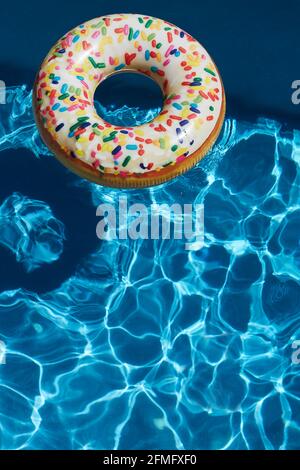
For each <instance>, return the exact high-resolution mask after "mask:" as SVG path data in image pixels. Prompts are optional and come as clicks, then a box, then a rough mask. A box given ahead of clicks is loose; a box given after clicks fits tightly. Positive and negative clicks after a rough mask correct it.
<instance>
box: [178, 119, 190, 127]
mask: <svg viewBox="0 0 300 470" xmlns="http://www.w3.org/2000/svg"><path fill="white" fill-rule="evenodd" d="M188 123H189V121H188V120H187V119H183V121H180V123H179V124H180V125H181V127H183V126H186V125H187V124H188Z"/></svg>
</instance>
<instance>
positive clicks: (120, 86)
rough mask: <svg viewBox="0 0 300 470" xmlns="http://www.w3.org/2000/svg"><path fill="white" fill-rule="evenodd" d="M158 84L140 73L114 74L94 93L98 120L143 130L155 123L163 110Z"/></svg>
mask: <svg viewBox="0 0 300 470" xmlns="http://www.w3.org/2000/svg"><path fill="white" fill-rule="evenodd" d="M163 101H164V97H163V93H162V90H161V88H160V86H159V84H158V83H157V82H156V81H155V80H153V79H152V78H150V77H148V76H147V75H143V74H142V73H139V72H134V71H126V70H125V71H122V72H118V73H113V74H112V75H110V76H108V77H107V78H106V79H105V80H103V81H102V82H101V83H100V84H99V85H98V87H97V88H96V90H95V94H94V105H95V109H96V111H97V113H98V114H99V116H100V117H101V118H102V119H104V120H105V121H107V122H109V123H110V124H113V125H115V126H120V125H121V126H124V125H125V126H128V127H133V126H140V125H141V124H145V123H147V122H150V121H152V120H153V119H154V118H155V117H156V116H157V115H158V114H159V113H160V112H161V110H162V107H163Z"/></svg>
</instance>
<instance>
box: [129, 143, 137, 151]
mask: <svg viewBox="0 0 300 470" xmlns="http://www.w3.org/2000/svg"><path fill="white" fill-rule="evenodd" d="M126 148H127V150H137V148H138V146H137V145H135V144H129V145H126Z"/></svg>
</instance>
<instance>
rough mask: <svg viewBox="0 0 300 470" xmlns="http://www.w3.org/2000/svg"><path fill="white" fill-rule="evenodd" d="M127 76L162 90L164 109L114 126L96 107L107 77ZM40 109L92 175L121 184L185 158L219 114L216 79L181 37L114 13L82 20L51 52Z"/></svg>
mask: <svg viewBox="0 0 300 470" xmlns="http://www.w3.org/2000/svg"><path fill="white" fill-rule="evenodd" d="M126 70H135V71H137V72H139V73H142V74H145V75H147V76H149V77H151V78H153V79H154V80H156V81H157V83H158V84H159V85H160V87H161V89H162V90H163V93H164V106H163V109H162V111H161V112H160V114H159V115H158V116H157V117H156V118H155V119H154V120H153V121H152V122H149V123H147V124H144V125H142V126H137V127H125V126H123V127H122V126H114V125H112V124H110V123H108V122H106V121H104V120H102V119H101V118H100V117H99V116H98V115H97V113H96V111H95V108H94V105H93V96H94V91H95V89H96V87H97V86H98V85H99V84H100V83H101V81H102V80H104V79H105V78H106V76H108V75H110V74H112V73H114V72H118V71H126ZM36 97H37V111H38V112H39V113H40V116H41V119H42V122H43V123H44V126H45V127H46V129H47V130H48V131H49V132H50V134H51V135H52V137H53V138H54V139H55V140H56V141H57V142H58V144H59V145H60V146H61V148H62V149H63V150H64V151H66V152H67V153H68V154H69V155H70V156H71V157H72V158H73V159H79V160H81V161H83V162H85V163H86V164H88V165H90V166H91V167H92V168H94V169H95V170H96V171H99V172H102V173H111V174H115V175H120V176H122V177H124V178H126V176H127V175H131V174H139V175H140V176H142V175H147V173H148V172H149V171H151V172H153V171H160V170H162V169H163V168H165V167H168V166H170V165H176V164H178V163H179V162H181V161H183V160H185V159H186V158H189V156H190V155H191V154H193V153H194V152H196V151H197V150H198V149H199V148H200V147H201V145H202V144H203V143H204V142H205V140H207V139H208V137H209V135H210V134H211V132H212V131H213V129H214V127H215V126H216V123H217V120H218V117H219V116H220V113H221V108H222V101H223V94H222V83H221V79H220V76H219V73H218V71H217V69H216V67H215V65H214V63H213V61H212V60H211V58H210V57H209V55H208V53H207V52H206V50H205V49H204V48H203V47H202V46H201V45H200V44H199V43H198V41H196V40H195V39H194V38H193V37H191V36H190V35H189V34H188V33H186V32H185V31H182V30H180V28H177V27H176V26H174V25H172V24H169V23H168V22H166V21H163V20H161V19H157V18H153V17H150V16H142V15H131V14H119V15H110V16H106V17H100V18H96V19H93V20H91V21H87V22H86V23H83V24H81V25H80V26H78V27H77V28H75V29H73V30H72V31H69V32H68V33H67V34H66V35H65V36H63V37H62V38H61V39H60V40H59V41H58V42H57V43H56V44H55V45H54V46H53V47H52V49H51V50H50V52H49V54H48V55H47V57H46V58H45V60H44V62H43V65H42V67H41V70H40V72H39V75H38V81H37V87H36Z"/></svg>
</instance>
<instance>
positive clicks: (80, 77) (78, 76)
mask: <svg viewBox="0 0 300 470" xmlns="http://www.w3.org/2000/svg"><path fill="white" fill-rule="evenodd" d="M76 78H78V80H84V78H83V77H82V76H81V75H76Z"/></svg>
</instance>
